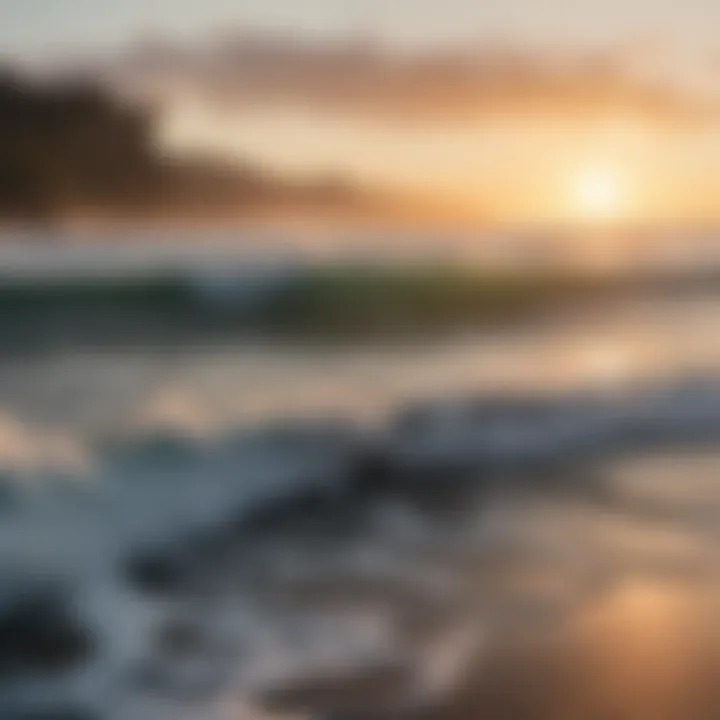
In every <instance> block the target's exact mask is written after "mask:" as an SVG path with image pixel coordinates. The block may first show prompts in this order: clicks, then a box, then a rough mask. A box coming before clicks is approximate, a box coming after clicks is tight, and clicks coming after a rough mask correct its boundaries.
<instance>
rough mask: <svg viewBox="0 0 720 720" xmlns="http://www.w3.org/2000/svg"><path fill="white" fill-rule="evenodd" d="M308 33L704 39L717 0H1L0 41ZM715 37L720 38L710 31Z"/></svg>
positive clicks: (28, 52) (707, 42)
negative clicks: (231, 28)
mask: <svg viewBox="0 0 720 720" xmlns="http://www.w3.org/2000/svg"><path fill="white" fill-rule="evenodd" d="M229 23H231V24H238V25H247V26H250V27H257V28H262V29H268V28H270V29H275V28H277V29H282V30H292V31H294V32H297V33H302V34H310V35H318V34H319V35H323V36H327V35H330V36H333V35H347V34H349V33H352V32H356V31H358V30H361V31H362V30H367V31H372V32H377V33H379V34H382V35H383V36H385V37H388V38H390V39H395V40H398V41H402V42H410V43H418V42H420V43H422V42H427V41H448V40H454V39H469V38H472V37H477V36H492V37H499V38H501V39H504V40H517V41H519V42H523V41H526V40H528V39H533V40H538V39H539V40H549V41H555V40H561V41H571V42H580V43H583V42H586V41H592V42H596V41H600V42H605V41H609V42H615V41H620V42H622V41H626V40H635V39H637V38H638V37H645V36H652V37H653V38H668V39H671V40H673V41H675V42H678V43H681V44H683V45H685V46H690V47H692V46H697V45H702V46H712V45H713V44H714V43H715V41H716V35H717V33H716V28H717V27H718V24H720V3H718V2H717V0H684V1H683V2H678V0H544V1H543V0H501V1H496V2H490V1H486V2H479V1H478V0H249V1H248V0H246V1H245V2H243V1H242V0H0V48H2V50H3V51H4V52H5V53H6V54H12V55H22V56H25V57H28V56H34V55H36V54H38V53H40V54H42V53H43V52H46V51H47V50H48V49H52V48H54V47H57V46H71V47H73V46H74V47H108V46H116V45H118V44H120V45H122V44H123V43H125V42H127V41H129V40H131V39H133V38H135V37H137V36H138V35H143V34H149V33H152V34H155V33H157V34H160V35H170V36H181V37H184V38H192V37H196V36H197V37H200V36H202V35H203V34H205V33H208V32H213V31H218V30H221V29H223V28H227V26H228V24H229ZM718 45H720V39H718Z"/></svg>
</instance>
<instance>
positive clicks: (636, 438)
mask: <svg viewBox="0 0 720 720" xmlns="http://www.w3.org/2000/svg"><path fill="white" fill-rule="evenodd" d="M718 317H720V293H718V294H717V295H716V294H715V293H714V292H713V291H712V290H705V291H704V292H702V293H694V294H692V295H690V294H688V295H684V296H682V295H681V296H678V295H676V296H674V297H672V298H671V297H667V298H665V299H663V298H659V297H657V295H655V296H653V297H652V298H645V299H643V298H642V297H636V298H634V299H633V300H624V301H619V300H618V301H617V302H612V301H610V302H605V303H603V306H602V307H596V308H592V307H587V308H573V309H564V311H563V312H562V313H558V314H557V316H554V317H551V318H547V319H544V320H543V322H542V324H539V323H538V324H531V325H528V324H525V325H523V326H514V327H506V328H494V329H493V330H492V331H490V330H485V331H480V330H478V331H476V332H472V333H470V332H466V333H464V334H463V335H461V336H460V335H455V336H445V337H443V338H437V337H436V338H430V339H427V338H426V339H424V340H420V339H417V338H416V339H414V340H412V341H409V340H408V341H404V342H400V341H397V342H393V343H389V342H380V341H377V340H376V341H375V342H364V343H354V344H352V345H348V344H339V343H334V344H324V345H319V344H315V345H311V344H307V343H305V344H298V343H290V342H288V341H285V342H279V341H277V340H275V341H270V340H260V339H257V338H255V339H253V340H252V341H251V340H249V339H239V338H238V339H236V340H233V341H229V340H226V341H223V342H216V343H202V344H199V343H186V344H180V345H177V344H176V345H175V346H174V347H173V348H172V350H170V349H168V348H165V349H163V348H158V347H142V346H138V345H137V344H133V346H132V347H130V346H128V347H122V346H113V347H112V348H111V349H110V348H102V347H98V348H95V349H88V348H87V347H78V346H73V345H72V344H68V345H67V346H66V347H62V346H60V347H58V346H54V347H53V348H52V349H51V350H46V351H45V352H42V353H40V352H38V353H24V354H22V355H19V354H13V355H7V356H5V357H3V358H0V409H1V410H2V413H3V415H2V418H0V469H1V470H2V476H3V479H4V485H3V494H2V497H1V498H0V572H2V573H3V576H4V578H5V580H4V581H3V584H2V588H3V589H2V593H0V595H1V597H0V641H1V640H3V639H4V640H5V646H6V647H10V648H11V650H6V651H5V654H3V650H2V647H0V715H2V717H3V718H5V717H8V718H14V717H47V718H58V717H61V715H60V712H61V711H67V712H69V711H70V710H73V712H76V714H77V716H78V717H80V715H79V713H80V712H81V711H82V712H84V713H87V714H88V717H99V718H117V719H118V720H126V719H127V720H136V719H142V718H148V720H158V719H160V718H185V717H187V718H193V719H195V718H203V720H204V719H205V718H208V719H212V718H223V719H224V718H237V717H258V716H265V715H269V714H279V715H281V716H291V717H297V716H303V717H310V716H312V717H323V716H331V715H343V714H349V715H350V716H352V717H368V718H380V717H389V716H393V717H397V716H398V715H403V716H413V717H415V716H423V717H428V716H437V717H438V718H447V717H457V718H458V720H459V719H460V718H466V717H470V716H474V717H489V718H498V720H500V719H503V720H505V719H506V718H528V719H534V718H538V720H544V719H545V718H548V720H550V719H552V720H558V719H562V718H577V717H594V718H628V720H630V719H632V720H643V719H644V718H653V720H658V719H663V718H667V719H668V720H694V718H698V720H700V719H701V718H702V720H705V719H706V718H710V717H715V716H716V715H717V712H718V709H720V695H719V694H718V692H717V683H716V682H715V680H716V675H717V668H718V667H720V666H719V665H718V664H717V662H716V661H717V659H718V651H719V650H720V644H719V643H718V642H717V641H718V638H717V636H716V631H717V628H716V619H715V615H716V613H715V609H716V607H717V601H718V597H717V592H718V584H717V581H718V576H717V570H718V568H719V567H720V566H719V565H718V558H717V556H716V553H717V551H716V547H717V546H718V540H719V539H720V538H718V532H719V531H720V486H719V483H720V480H719V479H718V478H720V442H719V441H720V375H719V374H718V373H719V372H720V340H718V338H716V337H714V333H713V332H712V329H713V328H714V327H715V325H716V320H717V319H718ZM419 401H422V404H421V405H419V406H418V405H416V404H417V403H418V402H419ZM411 407H412V408H414V409H412V410H410V409H409V408H411ZM61 590H67V604H68V607H69V613H70V617H69V618H68V617H65V618H63V619H60V618H58V619H56V621H54V622H55V624H54V625H53V629H51V630H47V629H46V631H45V632H47V633H49V637H50V638H51V640H50V641H47V640H46V641H43V640H42V637H43V635H42V633H40V634H39V635H38V634H37V633H35V634H33V633H30V631H29V630H28V629H27V626H23V627H24V630H23V632H20V633H19V635H17V632H19V631H17V626H18V622H17V619H15V620H14V623H15V624H14V625H13V624H12V623H11V622H10V621H8V620H7V618H8V616H10V617H11V619H12V612H13V608H14V607H15V606H16V605H17V603H18V598H20V600H19V602H20V604H21V605H22V604H23V603H28V598H30V599H32V598H37V597H38V596H41V597H45V596H50V597H51V598H52V601H51V602H52V603H53V604H54V606H55V607H57V608H60V607H62V606H63V599H64V598H63V597H62V592H61ZM73 613H75V615H76V616H77V618H76V620H77V622H76V623H73V619H72V614H73ZM40 615H41V616H44V615H42V613H40ZM31 620H32V619H31ZM36 621H37V617H35V619H34V620H32V622H30V623H29V624H30V627H31V628H35V630H37V628H36V626H35V625H33V622H35V623H36ZM74 624H75V625H77V627H76V628H75V631H76V633H77V634H78V637H80V638H81V641H80V642H79V644H78V642H76V644H75V650H76V652H75V654H74V655H73V653H71V652H70V651H69V648H70V646H72V642H71V641H70V636H71V635H72V632H70V631H68V630H67V628H68V627H70V628H72V627H73V626H74ZM57 627H64V628H66V631H65V634H64V635H63V634H61V635H60V636H56V635H53V634H52V633H57V632H58V631H57ZM13 628H14V629H13ZM13 632H15V633H16V635H13V634H12V633H13ZM23 633H25V634H23ZM28 633H30V634H28ZM68 633H70V634H68ZM17 637H19V638H20V640H19V641H16V642H17V643H19V644H20V646H21V647H25V648H26V650H27V653H26V654H27V655H28V657H24V659H22V662H20V660H19V659H18V657H19V655H18V652H17V648H16V650H15V651H12V647H15V646H13V645H12V644H11V643H9V642H8V638H11V639H12V638H17ZM38 637H40V640H38ZM53 638H54V639H53ZM83 639H84V640H83ZM90 639H91V640H92V641H90ZM43 642H45V644H43ZM48 642H50V644H51V645H53V646H56V647H65V646H67V647H68V654H67V657H62V658H61V660H60V661H59V666H55V667H53V668H52V669H51V670H48V668H47V667H45V666H44V664H43V660H47V657H46V656H47V643H48ZM2 644H3V643H2V642H0V646H1V645H2ZM78 648H81V649H82V650H83V652H79V651H78ZM13 652H14V653H15V654H13ZM20 654H21V655H22V653H20ZM31 710H32V711H33V712H35V713H36V715H30V714H28V713H29V712H30V711H31ZM23 712H25V715H23ZM42 713H45V714H44V715H42ZM69 717H70V716H69ZM83 717H84V716H83Z"/></svg>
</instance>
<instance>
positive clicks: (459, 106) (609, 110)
mask: <svg viewBox="0 0 720 720" xmlns="http://www.w3.org/2000/svg"><path fill="white" fill-rule="evenodd" d="M105 76H106V78H107V79H109V81H110V82H112V83H113V84H115V85H116V86H117V87H119V88H121V89H122V90H123V91H124V92H129V93H132V94H136V95H140V96H142V97H143V98H148V97H149V98H151V99H155V100H157V99H160V100H161V101H162V100H168V99H169V98H173V97H178V96H188V95H190V96H194V97H200V98H202V100H203V101H207V102H212V103H219V104H222V105H227V106H228V107H230V108H232V109H237V108H239V107H245V108H247V107H258V106H268V105H276V106H283V105H288V104H290V105H302V106H304V107H310V108H317V109H320V110H331V111H334V112H343V113H349V114H352V115H354V116H358V117H369V118H371V119H372V118H374V119H385V120H391V119H398V120H401V121H406V120H408V119H410V118H412V119H415V120H418V121H428V122H445V121H449V120H458V119H459V120H466V119H474V118H482V117H487V116H492V115H498V114H500V115H503V114H510V115H520V114H522V113H539V114H550V115H553V114H556V115H560V116H562V117H569V116H575V115H577V116H581V117H595V116H599V115H600V116H602V115H606V114H618V113H623V114H630V115H633V116H638V117H642V118H645V119H647V120H650V121H652V122H655V123H679V124H682V125H686V124H694V123H698V122H705V121H707V120H708V119H714V118H715V115H716V109H715V106H714V104H713V103H712V102H710V101H709V99H708V98H706V97H701V96H699V95H698V94H697V93H695V94H693V93H691V92H690V91H689V90H688V89H686V88H683V87H682V86H681V85H680V84H679V83H677V82H671V80H670V78H669V77H666V78H663V77H660V76H659V75H658V74H657V73H655V74H653V73H649V74H648V73H647V68H643V69H642V71H641V72H638V62H637V55H632V54H628V53H625V54H624V53H621V52H620V51H617V50H608V51H605V52H599V51H594V52H591V51H588V50H585V51H583V52H574V53H573V52H570V51H553V52H551V51H549V50H539V49H533V48H525V49H523V50H518V49H516V48H512V47H509V46H503V45H495V46H487V45H485V46H482V47H477V48H471V49H465V50H457V51H441V50H434V51H426V52H425V53H416V54H407V53H406V54H400V53H393V52H391V51H390V50H389V49H388V48H386V47H383V46H381V45H380V44H378V43H376V42H374V41H373V40H372V38H357V39H355V40H345V41H342V42H338V41H335V42H329V41H326V42H320V41H301V40H299V39H297V38H293V37H291V36H286V37H285V36H258V35H249V34H246V35H239V36H237V37H234V38H231V39H225V40H222V41H215V42H209V43H207V44H205V45H204V46H195V47H193V48H186V47H182V46H178V45H169V44H166V43H162V42H159V41H158V42H150V43H146V44H145V45H144V46H142V47H140V46H138V47H136V48H134V49H133V50H131V51H129V52H127V53H126V54H125V55H124V56H123V57H122V58H121V59H120V60H119V61H117V62H115V63H111V64H110V65H109V66H108V67H107V68H106V70H105Z"/></svg>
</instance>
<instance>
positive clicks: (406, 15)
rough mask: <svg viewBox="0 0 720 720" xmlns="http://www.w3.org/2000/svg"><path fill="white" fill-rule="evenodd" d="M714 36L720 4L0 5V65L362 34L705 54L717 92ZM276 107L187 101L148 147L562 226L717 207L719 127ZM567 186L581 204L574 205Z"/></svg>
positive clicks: (427, 0)
mask: <svg viewBox="0 0 720 720" xmlns="http://www.w3.org/2000/svg"><path fill="white" fill-rule="evenodd" d="M718 27H720V2H719V1H718V0H683V1H682V2H680V1H679V0H543V1H541V0H246V1H245V2H243V1H242V0H0V55H5V56H9V57H11V58H17V59H28V60H32V59H34V58H43V57H52V56H53V55H57V54H62V53H63V52H68V51H70V52H71V53H78V52H80V53H82V51H84V50H88V51H93V52H99V53H103V52H106V51H107V52H110V53H111V52H112V51H113V50H115V49H122V48H124V47H126V46H128V45H131V44H132V43H133V42H134V41H137V40H138V39H147V38H161V39H180V40H182V41H183V44H185V43H190V44H191V43H192V41H194V40H197V41H198V42H207V41H208V39H212V38H213V37H222V35H223V33H228V32H230V31H233V30H236V29H238V28H246V29H248V30H253V29H254V30H257V31H260V34H262V33H266V32H268V31H269V32H271V33H272V32H279V33H281V34H282V35H283V36H285V35H287V34H295V35H298V36H307V37H309V38H311V39H312V38H316V39H319V40H325V39H327V38H330V39H332V38H339V39H342V38H348V37H355V36H357V35H358V34H361V35H367V34H370V35H371V36H373V35H377V36H378V37H379V38H380V39H382V40H384V41H385V43H387V44H390V45H392V44H393V43H397V44H401V45H405V44H409V45H411V46H417V45H420V46H423V45H427V44H429V45H434V44H436V43H442V44H443V45H446V44H450V45H451V46H452V43H458V46H461V45H460V44H463V45H464V44H465V43H469V42H471V41H474V40H482V39H484V38H489V39H492V40H497V41H501V43H509V44H510V45H516V46H518V47H521V48H530V47H537V46H538V45H539V46H540V48H542V47H545V46H547V45H548V44H549V45H550V46H555V45H564V44H569V45H571V46H572V47H575V48H578V47H579V48H580V49H582V48H583V47H585V46H592V47H597V46H600V47H606V48H607V47H617V46H623V45H624V46H627V47H651V48H653V47H654V48H656V49H657V48H660V50H661V53H660V54H661V56H665V55H667V56H672V55H673V53H674V52H677V51H679V52H680V55H681V56H682V55H683V53H684V52H688V53H689V56H690V57H691V58H692V57H693V53H695V52H698V53H699V54H701V55H704V56H705V60H707V57H708V53H710V55H709V56H710V57H712V58H714V60H713V63H714V64H711V65H706V67H710V68H714V67H717V70H718V76H719V77H718V80H720V33H718V32H717V28H718ZM666 44H667V45H666ZM320 46H322V43H321V44H320ZM666 48H667V50H668V52H665V49H666ZM671 48H672V52H670V49H671ZM540 52H543V51H542V49H541V50H540ZM331 64H332V63H331ZM287 73H288V78H289V81H288V83H287V85H288V87H289V88H290V89H293V87H294V86H295V85H296V84H297V83H299V82H300V83H301V82H307V83H308V87H313V82H314V80H313V78H312V77H310V78H305V80H304V81H301V79H299V78H301V74H302V73H301V71H300V70H299V69H297V72H296V68H291V69H290V70H288V71H287ZM298 73H300V75H298ZM713 73H714V70H713ZM373 82H376V81H373ZM381 84H382V83H381ZM321 87H322V84H321ZM362 87H363V86H362V83H361V89H362ZM718 87H719V88H720V83H718ZM200 90H204V88H200ZM301 90H303V92H305V88H301ZM301 97H304V96H303V95H302V94H301ZM308 97H309V96H308ZM281 100H282V102H280V103H279V105H275V106H270V107H254V108H253V111H252V112H250V111H249V109H248V107H247V104H245V105H244V106H242V107H241V110H240V111H239V112H237V113H232V112H228V111H227V109H226V108H224V109H223V108H220V109H218V108H217V107H213V106H212V105H209V106H208V105H207V104H205V105H203V104H202V102H206V101H198V98H197V97H196V95H195V94H193V93H192V92H191V93H189V94H188V93H187V92H186V96H181V97H179V98H175V99H174V100H173V102H172V103H170V104H168V106H167V107H166V108H165V111H164V112H163V113H161V117H162V123H161V124H160V133H161V138H160V139H161V141H162V143H163V145H164V147H165V148H166V149H169V150H170V151H172V152H176V153H178V152H180V153H181V152H183V151H188V150H190V151H200V152H205V153H207V152H210V153H212V154H218V155H221V156H225V157H236V158H237V159H238V160H245V159H249V160H251V161H253V162H257V163H260V164H261V165H265V166H267V167H270V168H272V169H276V170H279V171H281V172H291V173H295V172H297V173H299V174H301V175H302V174H313V173H316V172H329V173H332V174H334V175H335V174H339V175H342V176H345V177H348V178H358V179H360V180H361V181H363V182H367V183H369V184H370V185H372V184H373V183H375V184H379V185H381V186H386V185H390V186H392V185H399V186H402V187H405V188H412V189H415V190H418V191H420V192H428V193H433V192H434V193H439V194H450V195H453V196H457V197H462V200H463V202H466V203H470V204H473V203H477V204H478V206H483V205H486V204H487V202H488V198H490V202H492V203H494V204H495V205H496V206H500V205H502V203H505V202H507V204H508V209H507V212H508V213H509V214H510V215H513V216H516V215H517V214H518V213H522V212H525V213H527V214H528V216H538V215H543V213H550V214H552V213H557V214H558V215H559V216H562V215H563V214H564V213H565V212H566V211H567V210H570V211H571V212H572V209H573V208H572V203H573V202H575V203H576V204H577V203H581V204H582V203H583V202H586V200H587V198H588V197H590V198H591V199H593V197H594V199H593V202H594V203H595V204H596V205H601V204H602V202H604V201H606V200H607V197H605V200H604V199H603V197H604V196H608V195H613V194H614V195H617V196H618V201H617V202H616V203H615V204H616V205H617V210H618V212H620V211H622V212H628V213H630V212H635V213H639V214H642V213H646V212H648V208H650V209H651V210H652V211H653V212H656V211H657V209H658V208H660V207H664V208H669V207H671V206H672V203H676V204H678V203H679V207H680V210H679V212H683V211H684V210H683V208H687V207H690V203H694V202H697V198H700V201H701V203H710V204H712V206H713V207H717V203H716V201H715V197H716V195H717V193H720V128H718V127H713V128H711V129H709V130H708V131H706V132H704V134H701V133H698V132H697V130H696V128H694V127H692V126H690V127H688V128H685V129H684V130H683V129H682V128H681V129H680V130H679V131H678V132H675V131H673V133H671V134H667V132H665V131H664V130H657V129H653V128H648V127H642V126H639V127H636V126H629V127H624V126H622V125H621V126H620V129H618V127H616V126H615V125H613V124H612V123H611V124H610V125H608V124H607V122H603V123H601V124H600V125H598V126H596V125H593V124H590V125H589V126H586V125H580V126H576V127H574V126H566V125H565V124H563V123H562V122H561V123H558V122H556V121H552V122H550V124H549V125H543V124H542V123H540V122H539V121H538V120H537V119H533V118H531V117H530V115H528V114H527V113H525V112H515V116H516V117H515V119H514V120H513V121H512V122H509V121H508V120H507V119H503V120H502V121H501V122H500V125H499V126H497V127H495V126H493V125H492V123H490V122H488V121H487V120H479V119H477V118H473V119H470V120H469V121H468V123H467V124H466V125H465V126H464V127H458V126H453V127H450V126H447V125H443V122H442V121H441V122H440V123H439V124H432V123H430V124H426V126H425V127H414V126H413V129H411V126H410V123H409V122H408V121H407V118H406V119H405V120H404V121H403V122H404V123H405V124H403V123H400V124H399V125H398V124H397V123H396V124H394V125H393V124H392V123H388V122H386V121H385V119H384V118H382V117H381V116H377V117H370V118H368V117H361V115H362V114H361V113H359V112H358V110H357V108H355V109H350V110H347V108H337V107H327V106H326V105H325V104H324V103H322V102H320V103H316V104H314V105H311V106H307V107H306V106H304V105H302V104H301V105H300V106H298V105H297V95H295V94H293V93H290V95H288V96H287V97H283V98H281ZM306 100H307V98H306ZM310 100H312V98H310ZM293 102H294V103H296V104H295V106H294V107H293V106H290V105H288V103H293ZM198 103H199V104H198ZM379 103H380V104H385V103H386V100H384V99H381V100H380V101H379ZM410 112H411V113H415V109H412V108H411V111H410ZM408 117H409V116H408ZM578 178H580V180H578ZM583 178H584V179H583ZM578 184H579V185H580V186H581V187H582V186H584V187H585V190H583V191H582V192H580V197H579V198H577V199H576V200H575V201H573V200H572V197H571V196H572V193H573V192H574V191H573V186H577V185H578ZM608 188H609V190H608ZM698 188H705V190H704V191H703V192H702V193H700V192H697V190H698ZM708 188H712V192H710V191H709V190H708ZM716 189H717V192H716ZM519 198H524V200H523V201H522V202H524V203H525V205H526V206H527V207H525V208H524V209H523V207H522V203H521V202H520V200H519ZM533 203H535V205H536V206H537V207H534V206H533V207H532V208H531V206H532V205H533ZM624 205H625V206H627V208H628V210H627V211H626V210H625V209H624V208H623V206H624ZM596 209H597V208H591V210H593V212H594V211H595V210H596ZM533 214H534V215H533Z"/></svg>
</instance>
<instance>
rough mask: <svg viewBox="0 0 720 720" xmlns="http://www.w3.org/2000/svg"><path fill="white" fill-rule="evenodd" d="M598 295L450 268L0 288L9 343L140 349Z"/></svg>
mask: <svg viewBox="0 0 720 720" xmlns="http://www.w3.org/2000/svg"><path fill="white" fill-rule="evenodd" d="M600 291H603V292H606V293H607V291H608V288H606V287H604V286H603V284H602V283H600V282H598V281H597V280H595V281H593V280H589V279H587V278H585V279H581V278H572V277H570V276H560V275H558V274H544V273H526V274H517V273H515V274H504V275H502V274H501V275H498V274H493V273H485V272H482V271H478V270H467V269H462V268H459V267H450V266H448V267H441V266H437V267H429V266H416V267H412V266H403V267H400V266H397V267H391V266H385V267H380V266H360V265H332V266H303V265H299V264H297V265H294V266H287V265H285V266H262V265H259V266H258V265H250V266H247V267H244V268H241V269H238V268H229V269H227V270H223V269H217V268H213V269H211V270H205V271H201V270H198V269H196V270H192V271H191V270H185V271H182V272H163V273H157V272H153V273H146V274H141V275H129V276H128V275H119V276H108V277H102V278H97V277H96V278H93V277H85V278H76V277H72V276H68V277H54V278H51V279H46V280H44V281H43V280H40V279H22V278H19V277H15V278H12V277H6V278H4V280H3V281H2V282H0V318H1V320H0V335H2V337H3V339H4V341H5V342H6V343H8V344H9V345H12V343H13V342H15V343H16V344H18V345H22V344H23V343H25V344H33V343H35V344H38V343H42V342H62V341H63V340H66V341H67V342H72V341H73V340H82V339H85V340H94V341H97V342H99V341H101V340H104V341H112V340H113V339H116V340H118V341H121V340H123V339H124V340H132V339H137V340H142V341H146V342H153V341H162V340H168V341H169V340H171V339H172V338H177V339H182V338H186V339H187V338H202V337H203V336H212V335H227V334H237V333H243V332H258V331H260V332H264V333H271V334H272V333H276V334H277V333H281V334H290V335H293V334H295V335H300V336H320V337H323V336H324V337H333V336H341V337H343V336H345V337H347V336H352V335H363V334H365V335H367V334H371V335H373V334H377V335H381V336H382V335H388V334H403V333H408V332H409V333H426V332H430V331H437V330H443V329H453V328H460V327H472V326H476V325H478V324H479V325H486V324H488V323H497V322H507V321H510V320H516V319H519V318H524V317H525V318H526V317H533V316H536V315H537V314H538V313H539V312H542V311H543V310H549V309H551V308H553V307H558V306H561V305H562V304H563V303H564V304H567V303H568V302H569V301H570V300H571V299H580V298H585V299H590V298H592V297H593V296H594V295H596V294H597V293H598V292H600Z"/></svg>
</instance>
